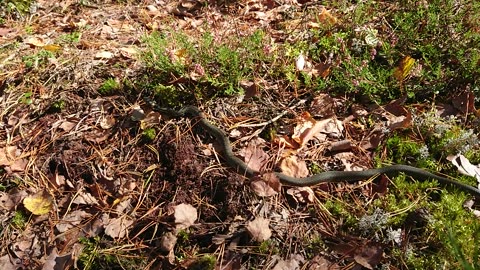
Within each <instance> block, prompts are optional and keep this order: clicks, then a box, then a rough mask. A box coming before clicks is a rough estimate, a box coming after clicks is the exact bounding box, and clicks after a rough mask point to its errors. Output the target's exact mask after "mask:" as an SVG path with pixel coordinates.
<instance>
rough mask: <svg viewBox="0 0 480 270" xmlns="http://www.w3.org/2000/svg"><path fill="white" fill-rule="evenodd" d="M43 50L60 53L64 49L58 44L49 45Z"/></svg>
mask: <svg viewBox="0 0 480 270" xmlns="http://www.w3.org/2000/svg"><path fill="white" fill-rule="evenodd" d="M43 49H44V50H46V51H49V52H58V51H60V50H61V49H62V47H61V46H60V45H57V44H48V45H45V46H43Z"/></svg>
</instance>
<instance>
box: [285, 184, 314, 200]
mask: <svg viewBox="0 0 480 270" xmlns="http://www.w3.org/2000/svg"><path fill="white" fill-rule="evenodd" d="M287 194H289V195H290V196H292V197H293V199H294V200H295V201H297V202H301V203H313V202H315V193H314V192H313V190H312V189H311V188H309V187H295V188H289V189H288V190H287Z"/></svg>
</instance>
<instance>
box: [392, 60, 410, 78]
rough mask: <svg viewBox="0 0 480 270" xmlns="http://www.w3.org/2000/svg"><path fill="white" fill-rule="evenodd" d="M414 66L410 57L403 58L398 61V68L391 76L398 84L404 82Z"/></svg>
mask: <svg viewBox="0 0 480 270" xmlns="http://www.w3.org/2000/svg"><path fill="white" fill-rule="evenodd" d="M414 64H415V59H413V58H412V57H410V56H405V57H404V58H403V59H402V61H400V63H399V64H398V66H397V67H396V68H395V69H394V70H393V76H394V77H395V79H397V80H398V81H399V82H402V81H404V80H405V79H406V78H407V77H408V75H409V74H410V71H411V70H412V68H413V66H414Z"/></svg>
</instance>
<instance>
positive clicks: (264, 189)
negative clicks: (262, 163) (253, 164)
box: [250, 173, 282, 197]
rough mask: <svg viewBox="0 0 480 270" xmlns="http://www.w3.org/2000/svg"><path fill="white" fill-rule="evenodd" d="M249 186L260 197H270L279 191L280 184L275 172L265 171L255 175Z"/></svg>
mask: <svg viewBox="0 0 480 270" xmlns="http://www.w3.org/2000/svg"><path fill="white" fill-rule="evenodd" d="M250 187H251V188H252V190H253V191H254V192H255V194H257V195H258V196H260V197H270V196H273V195H276V194H277V193H278V192H280V190H281V188H282V184H281V183H280V180H279V179H278V177H277V176H276V175H275V173H265V174H263V175H261V176H260V177H255V178H254V180H253V181H252V183H251V184H250Z"/></svg>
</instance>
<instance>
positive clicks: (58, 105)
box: [48, 99, 65, 113]
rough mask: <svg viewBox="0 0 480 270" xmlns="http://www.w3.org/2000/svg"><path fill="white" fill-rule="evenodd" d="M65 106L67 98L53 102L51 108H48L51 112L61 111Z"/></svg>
mask: <svg viewBox="0 0 480 270" xmlns="http://www.w3.org/2000/svg"><path fill="white" fill-rule="evenodd" d="M64 108H65V100H63V99H60V100H56V101H54V102H53V103H52V105H51V106H50V108H49V109H48V111H49V112H51V113H54V112H60V111H62V110H63V109H64Z"/></svg>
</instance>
